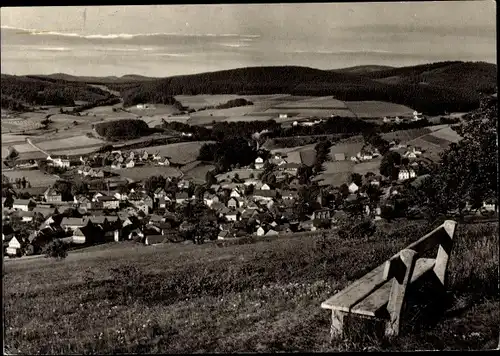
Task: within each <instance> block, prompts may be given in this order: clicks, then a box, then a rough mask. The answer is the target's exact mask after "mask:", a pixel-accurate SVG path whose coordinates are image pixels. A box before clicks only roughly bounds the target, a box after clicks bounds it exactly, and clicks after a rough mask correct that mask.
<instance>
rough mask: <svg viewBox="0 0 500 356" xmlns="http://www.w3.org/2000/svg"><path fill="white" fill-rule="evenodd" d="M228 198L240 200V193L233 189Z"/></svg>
mask: <svg viewBox="0 0 500 356" xmlns="http://www.w3.org/2000/svg"><path fill="white" fill-rule="evenodd" d="M229 196H230V197H232V198H240V197H241V193H240V191H239V189H238V188H234V189H233V190H231V194H229Z"/></svg>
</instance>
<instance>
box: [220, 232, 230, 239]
mask: <svg viewBox="0 0 500 356" xmlns="http://www.w3.org/2000/svg"><path fill="white" fill-rule="evenodd" d="M228 237H231V235H230V234H229V231H227V230H222V231H221V232H219V234H218V235H217V240H224V239H227V238H228Z"/></svg>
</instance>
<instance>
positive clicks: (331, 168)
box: [323, 161, 356, 174]
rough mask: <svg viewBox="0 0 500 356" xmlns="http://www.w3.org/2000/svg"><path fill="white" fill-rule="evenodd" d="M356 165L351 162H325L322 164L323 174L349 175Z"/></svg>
mask: <svg viewBox="0 0 500 356" xmlns="http://www.w3.org/2000/svg"><path fill="white" fill-rule="evenodd" d="M355 165H356V164H355V163H354V162H352V161H333V162H331V161H327V162H325V163H323V167H324V168H325V170H324V172H323V173H324V174H333V173H351V172H352V171H353V169H354V166H355Z"/></svg>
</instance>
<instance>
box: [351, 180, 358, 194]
mask: <svg viewBox="0 0 500 356" xmlns="http://www.w3.org/2000/svg"><path fill="white" fill-rule="evenodd" d="M358 190H359V187H358V185H357V184H356V183H354V182H352V183H351V184H349V192H350V193H356V192H357V191H358Z"/></svg>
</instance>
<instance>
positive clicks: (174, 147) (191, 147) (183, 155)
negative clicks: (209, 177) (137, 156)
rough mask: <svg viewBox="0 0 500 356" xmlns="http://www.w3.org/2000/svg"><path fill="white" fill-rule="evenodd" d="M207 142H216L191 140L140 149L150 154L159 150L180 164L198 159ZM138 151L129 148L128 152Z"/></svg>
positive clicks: (161, 153) (163, 155)
mask: <svg viewBox="0 0 500 356" xmlns="http://www.w3.org/2000/svg"><path fill="white" fill-rule="evenodd" d="M205 143H214V141H191V142H180V143H171V144H169V145H160V146H151V147H147V148H144V149H140V151H146V152H148V154H154V153H156V152H158V153H159V154H160V155H161V156H162V157H168V159H169V160H170V161H171V162H172V163H178V164H188V163H191V162H193V161H196V159H197V158H198V154H199V153H200V148H201V146H203V145H204V144H205ZM130 151H136V150H128V151H126V152H130Z"/></svg>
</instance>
